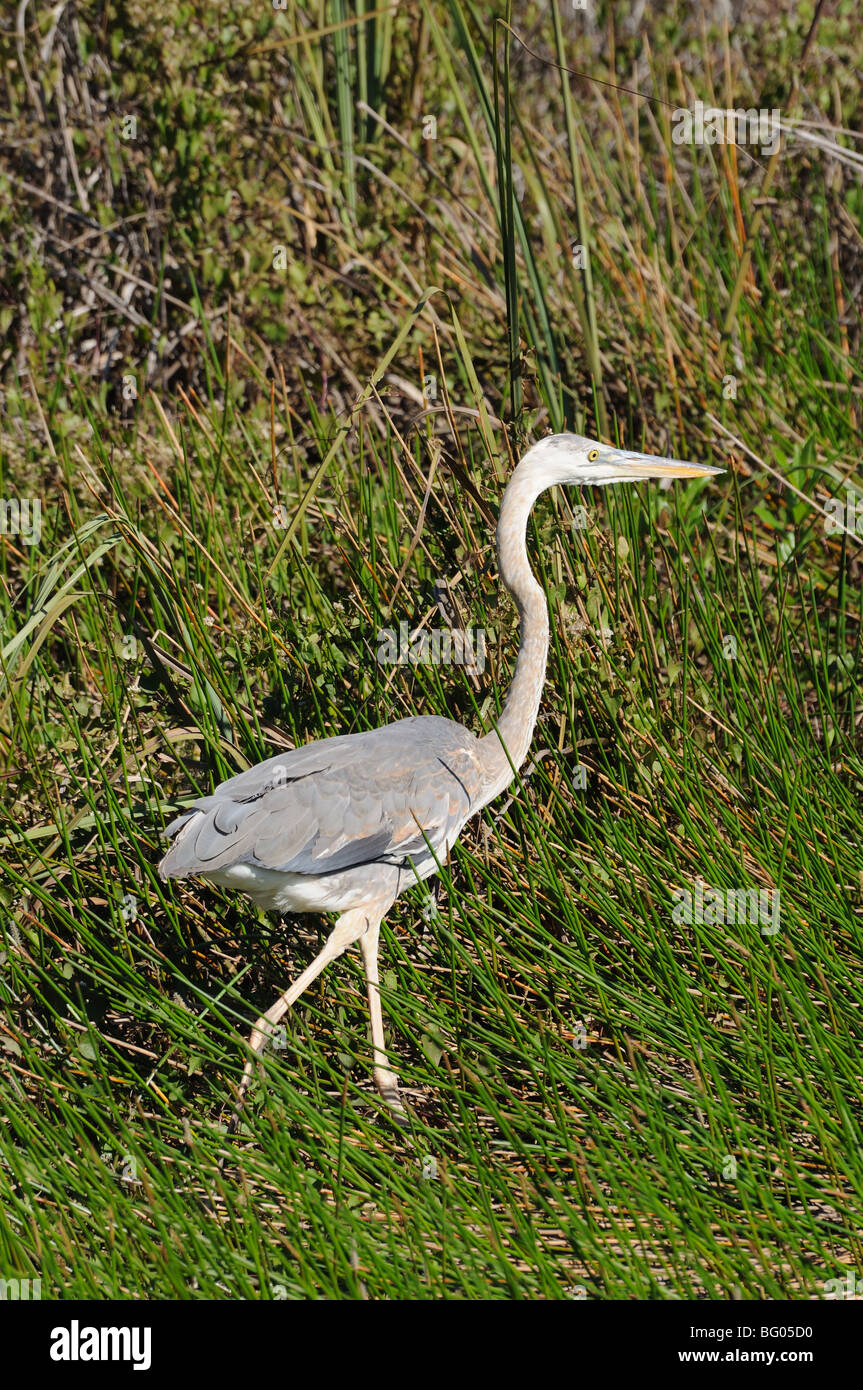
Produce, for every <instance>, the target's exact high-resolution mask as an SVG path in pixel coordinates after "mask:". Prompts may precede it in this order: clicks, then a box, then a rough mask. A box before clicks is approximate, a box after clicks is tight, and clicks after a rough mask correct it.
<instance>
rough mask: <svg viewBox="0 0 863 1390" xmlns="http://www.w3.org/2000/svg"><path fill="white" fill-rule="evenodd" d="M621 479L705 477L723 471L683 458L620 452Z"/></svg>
mask: <svg viewBox="0 0 863 1390" xmlns="http://www.w3.org/2000/svg"><path fill="white" fill-rule="evenodd" d="M619 468H620V473H619V477H620V478H621V479H625V478H707V477H709V476H710V474H711V473H724V472H725V469H724V468H714V467H713V466H712V464H709V463H687V462H685V461H684V460H683V459H664V458H659V457H658V455H656V454H622V455H621V461H620V465H619Z"/></svg>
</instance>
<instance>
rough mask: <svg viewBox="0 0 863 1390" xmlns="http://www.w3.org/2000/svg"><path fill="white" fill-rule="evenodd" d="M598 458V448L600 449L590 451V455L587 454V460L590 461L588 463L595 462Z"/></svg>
mask: <svg viewBox="0 0 863 1390" xmlns="http://www.w3.org/2000/svg"><path fill="white" fill-rule="evenodd" d="M598 458H599V450H598V449H591V451H590V453H589V454H588V456H587V461H588V463H593V462H595V460H596V459H598Z"/></svg>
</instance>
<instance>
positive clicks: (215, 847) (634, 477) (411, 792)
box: [159, 434, 722, 1113]
mask: <svg viewBox="0 0 863 1390" xmlns="http://www.w3.org/2000/svg"><path fill="white" fill-rule="evenodd" d="M721 472H722V469H720V468H712V467H709V466H707V465H705V464H697V463H682V462H680V461H679V460H677V459H668V458H657V457H655V456H654V455H653V454H635V453H630V452H629V451H628V450H623V449H612V448H609V447H608V446H607V445H605V444H600V443H598V442H597V441H596V440H593V439H585V438H584V437H583V436H581V435H576V434H556V435H551V436H549V437H547V438H545V439H542V440H540V442H539V443H538V444H535V445H534V446H533V448H531V449H529V450H528V452H527V453H526V454H525V455H524V457H523V458H522V460H521V462H520V463H519V464H518V467H517V468H516V470H515V472H514V473H513V475H512V477H511V479H510V481H509V484H508V486H507V488H506V491H505V492H504V496H503V502H502V503H501V508H500V516H499V519H498V524H497V552H498V562H499V565H500V575H501V578H502V580H503V582H504V584H505V585H506V587H507V589H508V590H509V592H510V594H511V595H512V597H513V598H514V600H515V603H516V606H517V608H518V615H519V619H520V623H521V633H520V643H519V652H518V662H517V665H516V669H515V676H514V678H513V682H512V685H511V686H510V689H509V693H508V695H507V697H506V701H505V703H504V707H503V711H502V712H501V715H500V718H499V719H498V721H497V726H496V728H495V729H493V730H492V732H490V733H487V734H485V736H484V737H481V738H478V737H477V736H476V735H475V734H472V733H471V732H470V730H469V729H465V728H463V727H462V726H461V724H456V723H455V722H454V721H453V720H451V719H443V718H440V717H438V716H436V715H424V716H413V717H411V718H410V719H400V720H398V721H397V722H396V723H395V724H386V725H384V727H383V728H382V729H374V730H372V731H371V732H370V733H357V734H346V735H344V736H341V737H338V738H326V739H321V740H319V741H317V742H315V743H309V744H307V745H306V746H305V747H303V748H295V749H293V750H292V751H291V752H288V753H279V754H277V756H276V757H274V758H268V759H267V760H266V761H265V762H262V763H258V765H257V766H256V767H252V768H249V770H248V771H247V772H241V773H240V774H239V775H238V776H236V777H231V778H229V779H228V781H227V782H222V783H221V784H220V785H219V786H218V787H217V788H216V790H215V791H214V792H213V794H212V796H205V797H201V799H200V800H198V801H196V802H194V803H193V805H192V806H191V808H190V809H189V810H188V811H186V812H185V813H184V814H183V815H182V816H180V817H178V819H177V820H175V821H172V823H171V824H170V825H169V826H168V828H167V830H166V832H165V834H166V835H167V836H168V837H171V836H173V837H174V840H173V843H172V845H171V847H170V849H169V850H168V853H167V854H166V855H165V857H164V859H163V860H162V862H161V864H160V865H159V872H160V873H161V875H162V878H163V879H169V878H188V877H190V876H191V875H195V876H197V877H199V878H204V879H208V880H209V881H210V882H212V883H217V884H219V885H221V886H222V887H224V888H232V889H236V890H238V891H239V892H242V893H246V894H247V895H248V896H249V897H250V898H252V899H253V900H254V902H256V903H257V904H258V905H259V906H260V907H262V908H264V909H267V910H270V911H274V912H279V913H283V912H323V913H338V914H339V915H338V918H337V921H336V923H335V926H334V927H333V930H332V933H331V934H330V936H329V937H328V939H327V942H326V945H325V946H324V947H323V949H322V950H321V951H320V952H319V954H318V955H317V956H316V957H315V959H314V960H313V961H312V963H311V965H309V966H308V967H307V968H306V969H305V970H304V971H303V972H302V974H301V975H299V976H298V977H297V979H296V980H295V981H294V983H293V984H292V985H291V986H290V988H289V989H287V990H286V991H285V993H284V994H282V995H281V996H280V998H279V999H277V1000H276V1002H275V1004H274V1005H273V1006H272V1008H270V1009H268V1010H267V1012H266V1013H265V1014H264V1015H263V1017H262V1018H259V1019H258V1021H257V1023H256V1024H255V1026H254V1028H253V1029H252V1034H251V1038H250V1040H249V1041H250V1048H251V1053H252V1055H251V1056H250V1057H249V1058H248V1060H247V1062H246V1066H245V1070H244V1073H243V1077H242V1080H241V1082H240V1088H239V1094H238V1100H237V1113H239V1110H240V1107H241V1106H242V1104H243V1100H244V1097H245V1094H246V1091H247V1089H248V1086H249V1082H250V1080H251V1078H252V1074H253V1066H254V1059H255V1057H256V1056H257V1055H258V1054H260V1053H261V1051H262V1050H263V1048H264V1045H265V1042H266V1039H267V1036H268V1034H270V1032H271V1031H272V1030H273V1029H274V1028H275V1027H276V1025H277V1024H278V1023H279V1020H280V1019H281V1018H282V1017H283V1016H284V1014H285V1013H286V1012H287V1010H288V1009H289V1008H290V1007H291V1005H292V1004H294V1003H296V1001H297V1000H298V999H299V997H300V995H301V994H302V993H303V991H304V990H306V989H307V988H308V987H309V985H310V984H311V983H312V981H313V980H315V979H316V978H317V976H318V975H320V973H321V971H322V970H323V969H324V968H325V966H327V965H328V964H329V963H330V961H332V960H335V959H336V957H337V956H340V955H341V954H342V952H343V951H345V950H346V949H347V947H348V946H350V945H352V944H353V942H355V941H359V943H360V949H361V951H362V956H363V964H364V967H365V976H366V988H367V990H368V1000H369V1012H370V1014H371V1034H372V1049H373V1055H374V1079H375V1083H376V1085H377V1087H378V1090H379V1091H380V1093H381V1095H382V1097H383V1098H384V1100H385V1101H386V1102H387V1104H388V1105H390V1106H391V1107H392V1108H393V1109H394V1110H396V1111H400V1110H401V1109H402V1105H401V1101H400V1099H399V1091H398V1081H397V1078H396V1075H395V1073H394V1072H393V1070H392V1068H391V1067H390V1064H389V1062H388V1060H387V1054H386V1049H385V1046H384V1028H383V1018H382V1015H381V1002H380V989H379V982H378V940H379V936H380V926H381V921H382V920H383V917H384V916H385V914H386V913H387V912H388V911H389V909H390V907H391V906H392V904H393V903H394V902H395V900H396V898H397V897H398V896H399V894H400V893H403V892H404V891H405V889H407V888H410V887H411V885H412V884H414V883H416V882H417V880H418V879H425V878H428V877H429V876H430V875H431V874H433V873H435V871H436V870H437V868H438V865H439V864H440V862H441V861H443V860H445V859H446V856H447V855H448V854H449V851H450V850H451V849H452V847H453V845H454V844H455V842H456V840H457V839H458V837H459V835H460V834H461V831H462V827H463V826H464V824H465V822H466V821H467V820H469V819H470V817H471V816H473V815H475V813H476V812H477V811H479V810H481V809H482V807H483V806H486V805H487V804H488V803H489V802H490V801H493V800H494V798H495V797H496V796H499V795H500V793H501V792H502V791H503V790H504V788H505V787H507V786H509V784H510V782H511V781H512V780H513V778H514V777H515V774H516V771H517V769H518V768H519V767H520V766H521V764H522V763H523V761H524V759H525V756H526V754H527V750H528V748H529V746H530V741H531V738H532V736H533V728H534V724H535V723H536V717H537V712H538V710H539V702H540V697H541V695H542V687H543V682H544V680H545V665H546V657H547V654H548V610H547V607H546V602H545V597H544V595H543V591H542V589H541V587H540V585H539V584H538V583H537V581H536V579H535V578H534V576H533V573H532V572H531V568H530V564H529V562H528V556H527V546H526V531H527V520H528V517H529V515H530V512H531V509H532V507H533V504H534V502H535V501H536V499H537V498H538V497H539V495H540V493H542V492H544V491H545V490H546V488H550V487H553V486H554V485H555V484H557V483H568V484H586V483H592V484H598V485H600V486H602V485H605V484H608V483H617V482H635V481H638V480H639V479H643V478H703V477H706V476H707V475H708V474H711V473H721Z"/></svg>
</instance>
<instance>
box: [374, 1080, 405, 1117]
mask: <svg viewBox="0 0 863 1390" xmlns="http://www.w3.org/2000/svg"><path fill="white" fill-rule="evenodd" d="M375 1085H376V1086H377V1089H378V1095H379V1096H380V1098H381V1100H382V1101H383V1102H384V1104H385V1105H386V1107H387V1109H388V1110H389V1112H390V1114H391V1115H392V1117H393V1119H394V1120H396V1121H398V1123H399V1124H403V1125H404V1124H407V1120H408V1112H407V1110H406V1109H405V1107H404V1103H403V1101H402V1098H401V1093H400V1091H399V1083H398V1078H397V1077H396V1075H395V1073H394V1072H392V1071H390V1070H389V1068H387V1070H386V1071H384V1070H383V1068H378V1069H376V1071H375Z"/></svg>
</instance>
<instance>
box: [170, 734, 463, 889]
mask: <svg viewBox="0 0 863 1390" xmlns="http://www.w3.org/2000/svg"><path fill="white" fill-rule="evenodd" d="M477 742H478V741H477V739H476V738H475V737H474V735H473V734H471V733H470V732H469V731H468V730H467V729H464V728H462V726H461V725H460V724H456V723H454V722H453V721H452V720H449V719H439V718H436V717H417V718H412V719H402V720H399V721H398V722H397V723H395V724H387V725H385V726H384V727H383V728H382V729H374V730H371V731H370V732H368V733H359V734H348V735H345V736H342V737H339V738H330V739H322V740H320V741H319V742H316V743H311V744H308V745H306V746H305V747H303V748H297V749H294V750H292V751H291V752H287V753H282V754H278V755H277V756H276V757H274V758H268V759H267V760H266V762H263V763H259V764H258V765H257V766H256V767H252V768H249V770H248V772H241V773H240V774H239V775H238V776H236V777H231V778H230V779H229V780H228V781H227V782H222V783H221V784H220V786H218V787H217V788H216V790H215V792H214V793H213V794H212V796H207V797H202V798H201V799H200V800H199V801H197V802H195V803H194V805H193V806H192V807H191V808H190V809H189V811H188V812H186V813H185V814H184V815H182V816H180V817H178V818H177V820H175V821H173V822H172V823H171V824H170V825H169V826H168V827H167V830H166V832H165V833H166V834H167V835H168V836H169V837H173V843H172V845H171V847H170V849H169V850H168V852H167V854H166V855H165V857H164V859H163V860H162V862H161V864H160V865H159V872H160V874H161V875H162V878H165V879H167V878H186V877H188V876H189V875H192V874H206V873H208V872H212V871H218V870H224V869H227V868H230V867H231V866H233V865H236V864H251V865H254V866H256V867H258V868H264V869H271V870H276V871H279V872H283V873H295V874H313V875H318V874H327V873H335V872H336V871H338V870H343V869H348V868H351V867H353V866H354V865H358V864H369V863H373V862H383V863H387V864H399V865H401V864H406V863H407V861H409V860H413V861H421V860H423V859H424V858H426V857H427V856H428V854H429V845H430V846H431V847H432V848H433V849H434V851H435V853H436V854H437V855H438V857H442V856H443V855H444V854H445V853H446V850H447V848H448V847H449V846H450V845H451V844H452V843H453V842H454V840H455V838H456V836H457V835H458V833H459V831H460V830H461V827H462V825H463V824H464V822H465V821H466V820H467V818H468V816H469V815H470V813H471V810H472V808H473V806H474V805H476V804H478V803H479V800H480V797H481V792H482V775H481V769H480V762H479V757H478V754H477Z"/></svg>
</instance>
